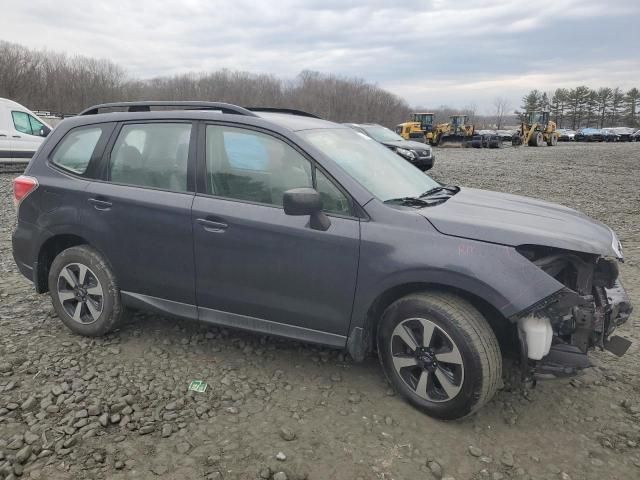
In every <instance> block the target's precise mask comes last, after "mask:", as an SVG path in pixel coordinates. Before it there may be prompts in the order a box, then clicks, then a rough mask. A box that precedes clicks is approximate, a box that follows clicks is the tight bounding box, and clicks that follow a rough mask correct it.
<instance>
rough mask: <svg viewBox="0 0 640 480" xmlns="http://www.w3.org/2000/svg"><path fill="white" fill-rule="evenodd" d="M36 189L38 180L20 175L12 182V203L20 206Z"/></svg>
mask: <svg viewBox="0 0 640 480" xmlns="http://www.w3.org/2000/svg"><path fill="white" fill-rule="evenodd" d="M36 188H38V180H37V179H36V178H34V177H29V176H27V175H20V176H19V177H18V178H16V179H14V180H13V203H14V204H15V205H16V207H17V206H18V205H20V202H22V200H24V199H25V198H27V196H28V195H29V194H30V193H31V192H33V191H34V190H35V189H36Z"/></svg>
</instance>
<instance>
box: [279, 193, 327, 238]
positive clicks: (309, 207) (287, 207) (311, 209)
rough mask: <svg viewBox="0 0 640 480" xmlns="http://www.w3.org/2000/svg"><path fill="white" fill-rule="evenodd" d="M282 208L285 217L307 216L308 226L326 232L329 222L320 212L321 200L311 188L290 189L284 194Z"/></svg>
mask: <svg viewBox="0 0 640 480" xmlns="http://www.w3.org/2000/svg"><path fill="white" fill-rule="evenodd" d="M282 206H283V207H284V213H285V214H286V215H295V216H304V215H309V216H310V218H309V226H310V227H311V228H312V229H314V230H322V231H326V230H328V229H329V227H330V226H331V220H329V217H327V216H326V215H325V213H324V212H323V211H322V198H321V197H320V194H319V193H318V192H317V191H316V190H315V189H313V188H309V187H304V188H292V189H291V190H287V191H286V192H284V196H283V198H282Z"/></svg>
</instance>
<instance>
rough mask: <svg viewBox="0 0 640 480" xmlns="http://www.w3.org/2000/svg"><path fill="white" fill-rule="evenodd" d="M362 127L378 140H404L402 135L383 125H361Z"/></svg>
mask: <svg viewBox="0 0 640 480" xmlns="http://www.w3.org/2000/svg"><path fill="white" fill-rule="evenodd" d="M360 128H362V129H363V130H364V131H365V132H367V133H368V134H369V135H370V136H371V138H373V139H374V140H377V141H378V142H401V141H403V140H404V138H402V137H401V136H400V135H398V134H396V133H394V132H392V131H391V130H389V129H388V128H386V127H383V126H382V125H360Z"/></svg>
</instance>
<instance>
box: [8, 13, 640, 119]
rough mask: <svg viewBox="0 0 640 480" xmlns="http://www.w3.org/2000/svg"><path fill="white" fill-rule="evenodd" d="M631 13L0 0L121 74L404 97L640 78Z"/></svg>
mask: <svg viewBox="0 0 640 480" xmlns="http://www.w3.org/2000/svg"><path fill="white" fill-rule="evenodd" d="M638 14H640V5H639V4H638V3H637V2H634V1H623V0H618V1H609V2H607V3H604V2H600V1H597V0H538V1H537V2H536V4H535V8H531V7H530V6H527V5H526V4H523V3H522V2H521V1H510V2H509V1H500V0H487V1H479V0H470V1H462V0H459V1H457V2H450V1H445V0H432V1H430V2H414V3H413V4H410V5H408V4H400V3H398V2H396V1H381V0H371V1H348V0H342V1H337V0H324V1H320V0H311V1H296V0H284V1H279V2H277V3H276V2H273V3H272V2H268V3H267V2H255V1H247V0H235V1H220V0H183V1H181V2H176V1H169V0H138V1H135V2H133V1H128V2H125V1H119V2H86V1H79V0H58V1H57V2H50V1H48V0H30V1H29V2H18V1H14V0H5V1H4V2H3V14H2V16H3V28H2V30H0V38H1V39H3V40H8V41H12V42H16V43H21V44H24V45H27V46H30V47H34V48H42V47H46V48H49V49H51V50H55V51H63V52H66V53H69V54H82V55H86V56H95V57H100V58H108V59H110V60H112V61H114V62H116V63H118V64H120V65H121V66H123V67H124V68H125V69H126V70H127V71H128V72H129V73H130V74H131V75H132V76H141V77H152V76H157V75H166V74H173V73H182V72H187V71H205V70H216V69H220V68H229V69H236V70H245V71H250V72H255V73H272V74H275V75H277V76H281V77H293V76H295V75H296V74H297V73H298V72H300V71H301V70H304V69H311V70H319V71H322V72H327V73H328V72H331V73H337V74H341V75H348V76H358V77H362V78H365V79H366V80H368V81H372V82H376V83H378V84H379V85H381V86H383V87H386V88H389V89H391V90H392V91H394V93H396V94H398V95H400V96H403V97H405V98H407V99H408V100H409V101H410V102H412V103H414V104H422V105H430V106H437V105H440V104H445V103H446V104H450V105H458V106H462V105H464V104H466V103H469V102H471V101H473V102H475V103H477V104H478V106H479V107H480V108H482V107H483V106H484V105H486V106H489V105H491V103H492V99H493V97H492V95H498V94H499V95H505V94H508V95H509V96H510V97H511V98H512V99H513V101H514V103H517V102H518V101H519V99H520V97H521V96H522V95H523V94H524V93H525V92H526V91H527V90H529V89H531V88H539V89H553V88H555V87H558V86H574V85H577V84H582V83H585V84H589V85H591V86H600V85H612V86H616V85H619V86H621V87H623V88H630V87H631V86H633V85H632V83H633V82H634V81H636V80H637V79H638V78H640V76H638V73H639V70H640V67H639V62H638V61H637V60H633V59H635V58H637V51H636V50H637V36H636V34H635V31H636V28H637V27H636V25H634V22H635V21H636V20H634V19H636V18H638ZM630 59H631V60H630ZM624 71H626V74H625V73H624ZM567 82H569V83H567ZM571 82H574V83H571Z"/></svg>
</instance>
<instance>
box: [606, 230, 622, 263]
mask: <svg viewBox="0 0 640 480" xmlns="http://www.w3.org/2000/svg"><path fill="white" fill-rule="evenodd" d="M609 230H611V248H613V251H614V252H616V256H617V257H618V260H620V261H621V262H624V254H623V253H622V244H621V243H620V240H619V239H618V235H616V232H614V231H613V230H612V229H611V228H609Z"/></svg>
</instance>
